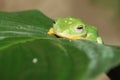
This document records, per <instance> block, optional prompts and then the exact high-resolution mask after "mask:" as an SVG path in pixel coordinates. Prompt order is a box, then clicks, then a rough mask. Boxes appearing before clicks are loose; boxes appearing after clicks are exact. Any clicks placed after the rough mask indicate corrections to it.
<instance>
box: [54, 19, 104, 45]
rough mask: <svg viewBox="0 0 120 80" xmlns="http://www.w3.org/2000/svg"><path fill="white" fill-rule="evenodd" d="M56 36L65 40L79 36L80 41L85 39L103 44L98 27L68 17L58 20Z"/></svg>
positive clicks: (55, 24) (55, 29)
mask: <svg viewBox="0 0 120 80" xmlns="http://www.w3.org/2000/svg"><path fill="white" fill-rule="evenodd" d="M53 30H54V33H55V35H57V36H59V37H63V38H70V39H72V38H71V37H73V36H77V37H78V39H85V40H90V41H95V42H97V43H100V44H102V43H103V41H102V38H101V37H99V36H98V30H97V28H96V27H94V26H91V25H88V24H86V23H85V22H83V21H82V20H81V19H77V18H72V17H67V18H57V19H55V23H54V25H53Z"/></svg>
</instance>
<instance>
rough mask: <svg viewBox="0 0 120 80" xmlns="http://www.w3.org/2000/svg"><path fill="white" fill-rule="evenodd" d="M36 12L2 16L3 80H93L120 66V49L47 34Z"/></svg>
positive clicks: (48, 23) (44, 21)
mask: <svg viewBox="0 0 120 80" xmlns="http://www.w3.org/2000/svg"><path fill="white" fill-rule="evenodd" d="M52 23H53V20H52V19H50V18H48V17H46V16H45V15H43V14H42V13H41V12H39V11H36V10H31V11H23V12H12V13H8V12H1V13H0V80H90V79H92V78H94V77H96V76H97V75H99V74H100V73H103V72H106V71H108V70H109V69H110V68H112V67H114V66H116V65H118V64H119V63H120V58H119V57H120V47H117V46H110V45H102V44H96V43H94V42H90V41H85V40H75V41H72V40H68V39H61V38H56V37H54V36H50V35H48V34H47V31H48V30H49V28H50V27H51V26H52Z"/></svg>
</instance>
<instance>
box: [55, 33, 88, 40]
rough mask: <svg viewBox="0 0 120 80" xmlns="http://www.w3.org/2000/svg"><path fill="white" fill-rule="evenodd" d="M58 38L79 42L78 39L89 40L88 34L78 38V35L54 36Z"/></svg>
mask: <svg viewBox="0 0 120 80" xmlns="http://www.w3.org/2000/svg"><path fill="white" fill-rule="evenodd" d="M54 35H55V36H56V37H57V38H68V39H72V40H77V39H86V38H87V34H85V35H83V36H81V37H80V36H76V35H73V36H66V35H63V34H54Z"/></svg>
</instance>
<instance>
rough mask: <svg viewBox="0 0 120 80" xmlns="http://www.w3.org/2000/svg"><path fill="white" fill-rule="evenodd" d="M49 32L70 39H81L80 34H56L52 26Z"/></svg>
mask: <svg viewBox="0 0 120 80" xmlns="http://www.w3.org/2000/svg"><path fill="white" fill-rule="evenodd" d="M48 34H49V35H57V36H59V37H62V38H68V39H72V40H77V39H80V37H79V36H65V35H62V34H55V32H54V30H53V28H50V29H49V31H48Z"/></svg>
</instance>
